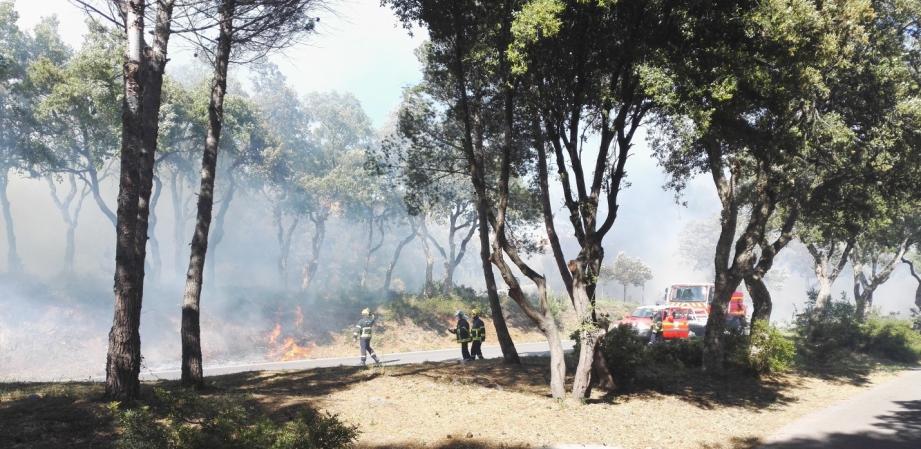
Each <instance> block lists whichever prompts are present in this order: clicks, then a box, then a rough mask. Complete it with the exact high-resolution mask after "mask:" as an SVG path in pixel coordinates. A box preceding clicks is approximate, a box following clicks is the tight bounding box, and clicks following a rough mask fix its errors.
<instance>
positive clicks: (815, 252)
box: [806, 240, 854, 313]
mask: <svg viewBox="0 0 921 449" xmlns="http://www.w3.org/2000/svg"><path fill="white" fill-rule="evenodd" d="M838 247H839V243H838V242H834V241H832V242H826V243H824V244H821V245H819V244H816V243H806V249H807V250H809V254H810V255H811V256H812V263H813V271H814V272H815V277H816V280H817V281H818V284H819V288H818V291H817V294H816V300H815V305H814V307H813V313H818V312H819V311H821V310H822V309H824V308H825V306H826V305H827V304H828V303H829V302H831V289H832V286H833V285H834V284H835V281H836V280H837V279H838V275H840V274H841V271H842V270H843V269H844V266H845V264H847V261H848V257H849V256H850V254H851V250H852V249H853V247H854V243H853V240H851V241H848V242H846V243H845V246H844V250H843V251H842V252H841V253H840V254H837V257H838V260H835V256H836V251H837V249H838Z"/></svg>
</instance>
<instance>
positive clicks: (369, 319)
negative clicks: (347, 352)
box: [353, 309, 381, 366]
mask: <svg viewBox="0 0 921 449" xmlns="http://www.w3.org/2000/svg"><path fill="white" fill-rule="evenodd" d="M361 314H362V315H363V316H364V317H363V318H362V319H361V320H359V321H358V324H356V325H355V332H354V334H353V336H354V338H355V339H357V340H358V347H359V348H360V350H361V366H365V365H366V363H367V362H366V360H367V358H368V357H367V355H368V354H371V358H372V359H374V363H378V364H379V363H381V361H380V360H378V359H377V354H375V353H374V349H372V348H371V334H372V326H373V325H374V322H375V321H377V317H376V316H374V314H372V313H371V311H370V310H368V309H364V310H362V311H361Z"/></svg>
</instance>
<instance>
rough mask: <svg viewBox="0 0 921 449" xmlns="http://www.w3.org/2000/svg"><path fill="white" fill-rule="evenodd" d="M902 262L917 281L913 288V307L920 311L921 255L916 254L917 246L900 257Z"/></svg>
mask: <svg viewBox="0 0 921 449" xmlns="http://www.w3.org/2000/svg"><path fill="white" fill-rule="evenodd" d="M902 262H903V263H904V264H905V265H908V271H909V273H910V274H911V277H913V278H915V280H916V281H918V287H917V288H916V289H915V309H917V310H918V311H919V312H921V256H919V254H918V249H917V246H916V247H915V250H914V251H912V252H911V253H909V254H907V255H906V256H903V257H902Z"/></svg>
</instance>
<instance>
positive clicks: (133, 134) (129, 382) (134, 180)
mask: <svg viewBox="0 0 921 449" xmlns="http://www.w3.org/2000/svg"><path fill="white" fill-rule="evenodd" d="M122 8H123V12H124V13H125V16H124V17H125V19H124V20H125V31H126V40H127V45H126V58H125V64H124V81H123V82H124V89H125V96H124V99H123V100H122V146H121V166H120V175H119V192H118V209H117V211H118V212H117V214H118V215H117V224H116V245H115V288H114V291H115V307H114V309H115V310H114V317H113V320H112V329H111V330H110V331H109V348H108V353H107V355H106V396H107V397H108V398H110V399H116V400H133V399H135V398H137V397H138V395H139V394H140V382H139V381H138V374H139V373H140V370H141V336H140V332H139V328H140V324H141V323H140V318H141V304H140V299H141V295H140V289H141V284H140V283H141V279H140V277H139V276H138V269H139V268H138V265H139V263H138V260H137V253H136V251H135V238H136V237H135V233H136V230H137V221H138V195H139V182H140V180H139V172H138V170H139V166H138V165H139V156H140V149H141V147H142V146H143V145H144V132H143V126H142V118H143V117H142V107H143V106H142V103H143V92H142V86H143V76H142V70H143V67H142V52H143V47H144V36H143V33H144V9H145V4H144V1H143V0H129V1H125V2H123V3H122ZM94 193H97V194H98V192H94Z"/></svg>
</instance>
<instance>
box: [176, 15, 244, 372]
mask: <svg viewBox="0 0 921 449" xmlns="http://www.w3.org/2000/svg"><path fill="white" fill-rule="evenodd" d="M235 6H236V2H235V1H234V0H224V1H223V2H222V3H221V6H220V8H219V22H220V24H219V27H220V32H219V35H218V41H217V51H216V52H215V61H214V78H213V79H212V81H211V98H210V100H209V103H208V135H207V138H206V139H205V148H204V152H203V153H202V162H201V186H200V188H199V192H198V213H197V215H196V222H195V232H194V234H192V246H191V255H190V257H189V269H188V271H187V273H186V284H185V294H184V296H183V300H182V329H181V334H182V384H183V385H186V386H194V387H201V386H202V385H203V383H204V378H203V376H202V358H201V327H200V317H199V311H200V304H201V290H202V282H203V276H204V268H205V256H206V254H207V252H208V232H209V231H210V229H211V213H212V209H213V207H214V182H215V179H214V178H215V175H216V173H217V156H218V148H219V143H220V139H221V125H222V122H223V117H224V96H225V94H226V92H227V66H228V62H229V59H230V49H231V42H232V37H233V17H234V8H235Z"/></svg>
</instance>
